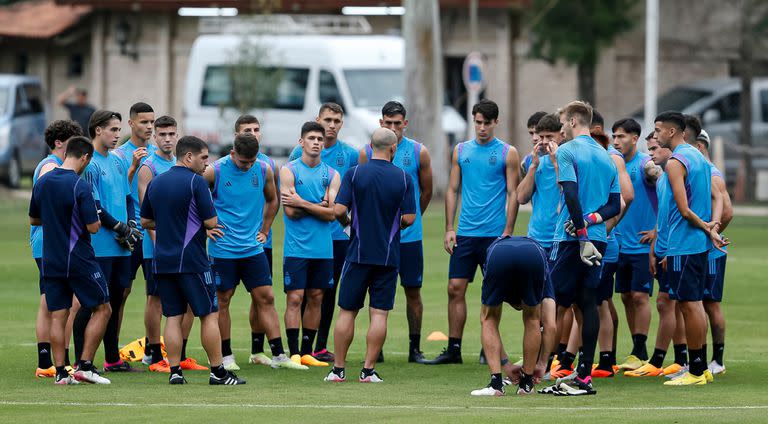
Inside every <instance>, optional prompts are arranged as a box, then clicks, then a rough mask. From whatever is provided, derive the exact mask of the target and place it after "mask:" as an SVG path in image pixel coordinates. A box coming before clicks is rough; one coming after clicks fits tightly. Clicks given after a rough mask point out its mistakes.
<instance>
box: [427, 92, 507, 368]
mask: <svg viewBox="0 0 768 424" xmlns="http://www.w3.org/2000/svg"><path fill="white" fill-rule="evenodd" d="M472 117H473V120H474V121H473V122H474V127H475V139H474V140H469V141H465V142H463V143H460V144H458V145H457V146H456V147H455V148H454V150H453V156H452V158H451V176H450V181H449V183H448V190H447V192H446V195H445V238H444V241H443V244H444V247H445V250H446V252H448V254H449V255H451V260H450V263H449V266H448V333H449V334H448V347H447V348H446V349H444V350H443V352H442V353H441V354H440V355H438V356H437V358H435V359H434V360H432V361H427V362H425V363H428V364H460V363H461V362H462V358H461V337H462V334H463V333H464V324H465V322H466V320H467V302H466V299H465V294H466V292H467V286H468V284H469V282H471V281H472V280H473V279H474V277H475V271H476V270H477V267H478V265H479V266H482V264H484V263H485V254H486V250H487V249H488V246H490V244H491V243H493V241H494V240H496V238H498V237H499V236H505V235H511V234H512V231H513V229H514V228H515V220H516V219H517V209H518V204H517V193H516V190H517V183H518V180H519V178H520V158H519V156H518V154H517V149H515V148H514V147H512V146H510V145H508V144H506V143H504V142H503V141H501V140H499V139H498V138H496V137H494V135H493V133H494V131H495V130H496V126H497V125H498V123H499V107H498V106H497V105H496V103H494V102H492V101H490V100H487V99H484V100H481V101H480V102H479V103H477V104H476V105H474V106H473V107H472ZM459 189H461V214H460V215H459V228H458V231H456V230H455V229H454V228H455V227H454V220H455V217H456V208H457V206H458V196H459Z"/></svg>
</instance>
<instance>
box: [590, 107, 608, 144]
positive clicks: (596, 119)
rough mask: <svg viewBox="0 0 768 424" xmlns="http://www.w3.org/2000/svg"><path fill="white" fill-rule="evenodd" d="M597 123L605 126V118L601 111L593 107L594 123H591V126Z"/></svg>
mask: <svg viewBox="0 0 768 424" xmlns="http://www.w3.org/2000/svg"><path fill="white" fill-rule="evenodd" d="M597 125H600V126H601V127H603V128H605V119H603V115H601V114H600V112H598V111H596V110H595V109H592V124H591V126H593V127H594V126H597ZM593 138H594V137H593Z"/></svg>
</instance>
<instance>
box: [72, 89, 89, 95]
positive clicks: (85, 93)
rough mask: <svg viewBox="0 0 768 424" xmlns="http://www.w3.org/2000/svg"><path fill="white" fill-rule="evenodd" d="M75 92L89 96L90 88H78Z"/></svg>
mask: <svg viewBox="0 0 768 424" xmlns="http://www.w3.org/2000/svg"><path fill="white" fill-rule="evenodd" d="M75 94H79V95H81V96H88V90H86V89H84V88H76V89H75Z"/></svg>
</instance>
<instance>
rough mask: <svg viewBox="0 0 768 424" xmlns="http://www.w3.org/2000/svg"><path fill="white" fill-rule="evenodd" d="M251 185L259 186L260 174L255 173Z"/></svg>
mask: <svg viewBox="0 0 768 424" xmlns="http://www.w3.org/2000/svg"><path fill="white" fill-rule="evenodd" d="M251 185H253V186H254V187H258V186H259V176H258V175H254V176H253V177H251Z"/></svg>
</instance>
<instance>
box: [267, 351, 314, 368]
mask: <svg viewBox="0 0 768 424" xmlns="http://www.w3.org/2000/svg"><path fill="white" fill-rule="evenodd" d="M295 356H298V355H295ZM269 366H270V367H272V368H275V369H277V368H285V369H288V370H308V369H309V367H308V366H306V365H301V360H299V363H296V362H293V361H292V360H291V359H290V358H288V357H287V356H285V354H284V353H281V354H280V355H277V356H275V357H273V358H272V360H271V361H270V363H269Z"/></svg>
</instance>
